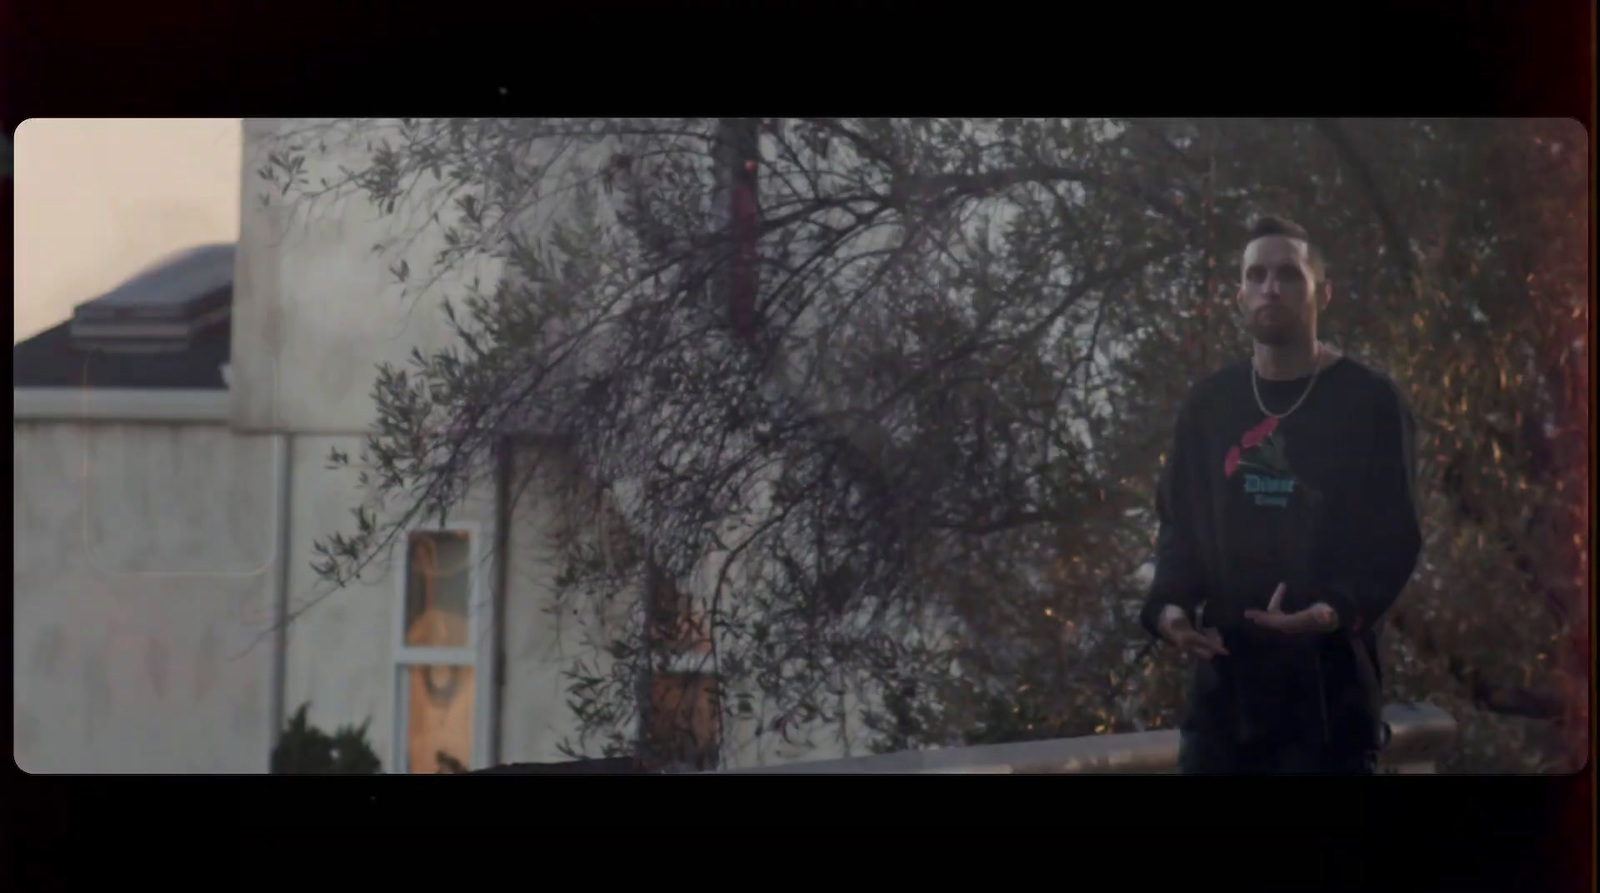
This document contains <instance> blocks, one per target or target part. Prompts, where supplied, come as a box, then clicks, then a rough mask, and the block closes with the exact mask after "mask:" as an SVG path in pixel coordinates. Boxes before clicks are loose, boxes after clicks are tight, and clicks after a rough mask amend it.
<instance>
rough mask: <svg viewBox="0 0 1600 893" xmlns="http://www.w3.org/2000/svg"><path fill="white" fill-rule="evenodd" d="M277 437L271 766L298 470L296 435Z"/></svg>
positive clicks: (280, 714) (284, 663)
mask: <svg viewBox="0 0 1600 893" xmlns="http://www.w3.org/2000/svg"><path fill="white" fill-rule="evenodd" d="M273 437H274V438H275V439H276V440H277V445H278V452H279V454H280V455H279V460H278V475H277V477H278V525H277V527H278V529H277V531H276V535H277V549H276V551H275V553H274V554H275V555H276V556H277V559H278V561H277V565H278V566H277V579H276V580H274V581H273V582H274V583H275V584H276V585H275V586H274V589H275V590H276V591H274V592H273V599H272V678H271V681H270V683H269V686H270V690H269V694H268V701H269V704H268V707H267V711H268V714H269V715H270V717H271V720H272V731H271V733H270V735H269V736H268V739H267V740H268V742H269V744H268V750H267V754H268V757H267V766H268V770H269V771H270V770H271V761H272V757H271V753H272V751H273V750H274V749H276V748H277V746H278V737H279V736H280V735H281V734H282V733H283V723H284V720H285V719H286V718H287V716H288V714H287V712H286V711H285V709H284V689H285V688H287V686H288V681H289V629H288V620H289V552H290V549H289V544H290V538H289V533H290V524H289V508H290V501H289V496H290V494H291V493H292V492H293V483H294V478H293V471H294V435H292V434H275V435H273Z"/></svg>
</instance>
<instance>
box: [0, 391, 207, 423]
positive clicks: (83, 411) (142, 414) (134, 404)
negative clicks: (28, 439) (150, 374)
mask: <svg viewBox="0 0 1600 893" xmlns="http://www.w3.org/2000/svg"><path fill="white" fill-rule="evenodd" d="M11 394H12V397H13V399H14V400H15V403H14V405H13V408H12V411H11V418H12V420H14V421H30V422H227V421H229V420H230V419H231V418H232V411H233V394H232V392H231V391H226V390H177V389H174V390H154V389H152V390H144V389H138V390H134V389H119V388H13V389H12V391H11Z"/></svg>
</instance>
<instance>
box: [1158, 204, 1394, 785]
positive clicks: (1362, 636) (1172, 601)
mask: <svg viewBox="0 0 1600 893" xmlns="http://www.w3.org/2000/svg"><path fill="white" fill-rule="evenodd" d="M1331 298H1332V290H1331V288H1330V286H1329V282H1328V278H1327V271H1326V267H1325V265H1324V262H1323V259H1322V256H1321V253H1320V252H1319V251H1317V249H1316V248H1315V247H1314V246H1313V245H1312V244H1311V242H1310V239H1309V238H1308V237H1307V235H1306V232H1305V230H1304V229H1302V228H1301V227H1300V226H1298V225H1296V224H1294V223H1292V222H1289V221H1287V220H1280V219H1274V218H1266V219H1263V220H1261V221H1260V222H1258V223H1257V224H1256V225H1255V227H1254V228H1253V229H1252V230H1251V232H1250V237H1249V241H1248V244H1247V245H1246V246H1245V252H1244V262H1243V264H1242V278H1241V282H1240V285H1239V293H1238V306H1239V312H1240V313H1241V314H1242V317H1243V321H1244V324H1245V327H1246V328H1247V330H1248V331H1249V332H1250V334H1251V336H1252V338H1253V339H1254V341H1255V347H1254V355H1253V356H1252V357H1251V358H1250V359H1249V360H1247V361H1243V362H1240V363H1237V364H1235V365H1233V366H1230V367H1228V368H1225V369H1223V370H1221V371H1220V372H1217V373H1214V374H1213V375H1211V376H1209V377H1208V378H1206V379H1204V380H1203V381H1201V382H1200V383H1199V384H1197V385H1195V386H1194V387H1193V388H1192V389H1191V390H1190V392H1189V394H1188V396H1187V397H1186V398H1185V400H1184V403H1183V406H1182V407H1181V408H1180V410H1179V413H1178V419H1177V425H1176V432H1175V436H1174V442H1173V447H1172V450H1171V452H1170V454H1169V458H1168V461H1167V463H1166V465H1165V467H1164V469H1163V474H1162V480H1161V485H1160V489H1159V495H1158V497H1157V506H1156V507H1157V514H1158V517H1159V519H1160V535H1159V538H1158V541H1157V559H1156V574H1155V581H1154V583H1153V585H1152V587H1151V591H1150V596H1149V599H1148V600H1147V602H1146V603H1145V606H1144V610H1143V612H1142V613H1141V616H1140V621H1141V623H1142V624H1143V625H1144V627H1145V628H1146V629H1147V630H1148V631H1149V632H1150V633H1151V634H1152V635H1154V636H1157V637H1159V638H1160V639H1162V640H1164V641H1166V642H1168V643H1171V644H1172V645H1174V646H1177V648H1178V649H1179V650H1180V651H1182V652H1184V653H1186V654H1189V655H1193V656H1195V657H1198V658H1199V659H1200V665H1199V667H1198V669H1197V672H1196V674H1195V678H1194V685H1193V689H1192V691H1191V692H1190V696H1189V703H1188V708H1187V710H1186V713H1185V716H1184V719H1183V722H1182V724H1181V727H1180V728H1181V733H1182V737H1181V739H1180V740H1181V744H1180V747H1179V758H1178V762H1179V770H1180V771H1181V772H1183V773H1185V774H1258V773H1269V774H1270V773H1318V774H1370V773H1371V772H1372V771H1373V769H1374V765H1375V762H1376V756H1377V750H1378V748H1379V746H1380V734H1381V728H1382V727H1381V720H1380V717H1379V709H1380V700H1379V698H1380V693H1379V680H1380V678H1381V677H1380V673H1379V667H1378V633H1379V628H1380V623H1381V620H1382V618H1383V616H1384V612H1385V611H1387V610H1388V609H1389V606H1390V605H1392V604H1393V603H1394V600H1395V598H1396V596H1398V595H1399V593H1400V590H1401V589H1402V588H1403V587H1404V586H1405V584H1406V581H1407V580H1408V579H1409V578H1410V576H1411V573H1412V570H1413V569H1414V568H1415V566H1416V561H1417V555H1418V553H1419V551H1420V550H1421V545H1422V534H1421V530H1420V529H1419V527H1418V524H1417V514H1416V510H1415V508H1414V505H1413V502H1412V495H1411V489H1412V483H1411V478H1412V468H1413V462H1414V459H1413V449H1412V429H1413V422H1412V419H1411V415H1410V412H1409V410H1408V409H1407V408H1406V405H1405V402H1404V401H1403V400H1402V398H1401V397H1400V394H1399V393H1398V391H1397V390H1396V388H1395V386H1394V383H1393V382H1392V381H1390V380H1389V378H1388V377H1387V376H1385V375H1383V374H1381V373H1379V372H1375V371H1373V370H1371V369H1368V368H1366V367H1365V366H1362V365H1361V364H1359V363H1357V362H1355V361H1354V360H1352V359H1350V358H1348V357H1345V356H1342V355H1341V354H1340V353H1339V352H1338V351H1336V350H1335V349H1333V348H1331V347H1329V346H1327V345H1324V344H1322V343H1321V342H1320V341H1318V339H1317V317H1318V314H1319V313H1321V312H1322V311H1323V310H1326V309H1327V307H1328V303H1329V301H1330V300H1331Z"/></svg>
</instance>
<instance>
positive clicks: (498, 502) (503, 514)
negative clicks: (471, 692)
mask: <svg viewBox="0 0 1600 893" xmlns="http://www.w3.org/2000/svg"><path fill="white" fill-rule="evenodd" d="M514 446H515V441H514V440H513V439H512V438H510V437H502V438H500V455H498V456H496V457H495V459H496V461H495V476H494V478H495V479H494V551H495V565H494V591H493V592H492V593H491V594H490V599H491V601H492V602H493V607H492V608H491V609H490V612H489V616H490V618H491V620H492V623H493V629H492V633H493V634H492V635H491V636H490V641H491V642H492V643H493V644H492V646H491V647H492V648H493V649H494V653H493V654H491V655H490V656H489V667H490V670H489V679H490V682H489V697H490V706H489V766H490V767H494V766H499V765H500V764H501V763H503V762H505V758H504V754H503V748H504V744H503V742H502V741H501V737H502V735H503V729H504V727H505V722H504V717H505V706H506V584H507V581H508V580H510V578H511V475H512V473H513V471H514V469H515V466H514V465H513V458H514V455H515V452H514Z"/></svg>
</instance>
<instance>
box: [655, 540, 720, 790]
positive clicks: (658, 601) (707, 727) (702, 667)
mask: <svg viewBox="0 0 1600 893" xmlns="http://www.w3.org/2000/svg"><path fill="white" fill-rule="evenodd" d="M648 577H649V580H648V586H649V590H648V598H647V599H646V610H647V616H648V617H649V622H650V642H651V649H652V651H654V652H655V653H656V655H657V661H656V668H655V672H654V673H652V674H651V677H650V703H649V708H648V710H647V711H646V718H645V729H644V731H645V742H644V743H645V747H644V751H645V753H646V756H647V758H648V759H649V761H650V762H653V763H656V764H658V765H660V766H662V767H664V768H672V769H692V770H700V771H704V770H710V769H715V768H716V766H717V755H718V750H719V749H720V746H721V740H722V708H721V704H720V703H719V701H718V697H719V691H718V685H717V678H716V676H715V675H714V674H712V673H711V672H710V669H711V666H710V652H711V641H710V639H709V637H708V636H707V630H706V629H705V624H704V623H703V622H702V621H701V617H700V615H699V612H697V611H696V610H695V606H694V602H693V599H692V598H691V597H690V596H688V595H686V594H684V593H681V592H680V591H679V590H678V588H677V587H676V586H675V585H673V582H672V580H671V578H670V577H668V576H667V575H666V574H664V573H661V572H660V571H659V570H657V569H656V568H655V567H654V566H652V567H651V568H650V569H649V572H648Z"/></svg>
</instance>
